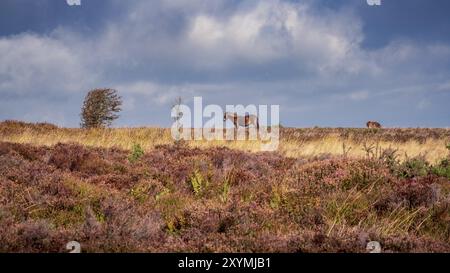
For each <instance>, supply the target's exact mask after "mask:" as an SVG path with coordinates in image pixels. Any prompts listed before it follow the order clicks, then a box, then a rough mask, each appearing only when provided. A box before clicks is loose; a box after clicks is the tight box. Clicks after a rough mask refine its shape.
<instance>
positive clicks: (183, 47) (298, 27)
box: [0, 0, 450, 128]
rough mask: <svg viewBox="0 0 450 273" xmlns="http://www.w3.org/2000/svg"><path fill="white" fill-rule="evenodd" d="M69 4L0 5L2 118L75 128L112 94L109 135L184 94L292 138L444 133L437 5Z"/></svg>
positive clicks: (361, 0)
mask: <svg viewBox="0 0 450 273" xmlns="http://www.w3.org/2000/svg"><path fill="white" fill-rule="evenodd" d="M66 1H67V0H34V1H31V0H2V1H0V120H10V119H14V120H24V121H29V122H44V121H45V122H51V123H54V124H57V125H59V126H66V127H78V126H79V124H80V108H81V105H82V102H83V99H84V96H85V95H86V94H87V92H88V91H89V90H92V89H95V88H114V89H116V90H118V92H119V94H120V95H121V96H122V98H123V107H122V108H123V111H122V112H121V114H120V118H119V119H118V120H117V121H116V122H115V123H114V126H120V127H123V126H128V127H136V126H163V127H169V126H170V125H171V124H172V121H171V118H170V113H171V107H172V105H173V103H174V101H175V99H176V98H177V97H181V98H182V99H183V101H184V102H185V103H186V104H188V105H191V104H192V101H193V98H194V97H195V96H201V97H202V98H203V103H204V104H205V105H207V104H217V105H221V106H222V107H225V105H227V104H231V105H236V104H243V105H249V104H255V105H279V106H280V121H281V124H282V125H283V126H289V127H312V126H320V127H363V126H365V123H366V122H367V121H368V120H376V121H379V122H381V123H382V124H383V125H384V126H386V127H445V128H448V127H450V107H449V101H450V16H448V13H449V12H450V1H448V0H382V1H381V5H380V6H369V5H368V4H367V3H366V0H303V1H302V0H297V1H294V0H265V1H256V0H242V1H238V0H171V1H168V0H152V1H147V0H127V1H122V0H102V1H97V0H81V5H79V6H77V5H72V6H71V5H68V4H67V2H66ZM205 121H206V119H205Z"/></svg>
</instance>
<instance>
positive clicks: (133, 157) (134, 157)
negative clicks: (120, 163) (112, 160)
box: [128, 144, 145, 163]
mask: <svg viewBox="0 0 450 273" xmlns="http://www.w3.org/2000/svg"><path fill="white" fill-rule="evenodd" d="M144 154H145V152H144V149H142V147H141V145H140V144H134V145H133V148H132V149H131V154H130V156H129V157H128V160H129V161H130V163H134V162H136V161H138V160H139V159H140V158H141V157H143V156H144Z"/></svg>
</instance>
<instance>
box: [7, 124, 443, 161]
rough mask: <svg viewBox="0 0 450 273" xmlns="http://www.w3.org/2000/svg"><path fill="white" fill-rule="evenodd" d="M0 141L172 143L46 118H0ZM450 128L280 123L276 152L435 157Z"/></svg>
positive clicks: (143, 131) (248, 146) (167, 135)
mask: <svg viewBox="0 0 450 273" xmlns="http://www.w3.org/2000/svg"><path fill="white" fill-rule="evenodd" d="M0 141H3V142H12V143H20V144H32V145H36V146H53V145H56V144H58V143H78V144H82V145H85V146H88V147H100V148H113V147H115V148H120V149H125V150H132V149H133V145H134V144H135V143H140V145H141V146H142V148H143V149H144V150H152V149H154V148H155V147H156V146H159V145H166V144H173V143H174V140H173V138H172V136H171V132H170V130H169V129H165V128H116V129H89V130H86V129H71V128H58V127H56V126H53V125H50V124H28V123H22V122H16V121H6V122H2V123H0ZM448 143H450V129H427V128H425V129H376V130H374V129H352V128H348V129H345V128H310V129H292V128H282V129H281V135H280V145H279V149H278V152H280V153H281V154H282V155H285V156H288V157H294V158H301V157H311V156H323V155H332V156H333V155H334V156H336V155H345V156H348V157H365V156H366V153H367V151H365V149H364V146H365V145H375V146H377V148H379V149H381V150H385V149H394V150H396V151H397V155H398V156H399V159H400V160H404V159H406V158H408V157H417V156H422V157H424V158H425V159H426V160H427V161H429V162H431V163H436V162H438V161H439V160H441V159H442V158H445V157H446V156H447V154H448V150H447V148H446V145H448ZM187 145H188V146H190V147H198V148H213V147H221V146H224V147H228V148H231V149H236V150H241V151H249V152H259V151H260V147H261V143H260V142H259V141H188V142H187Z"/></svg>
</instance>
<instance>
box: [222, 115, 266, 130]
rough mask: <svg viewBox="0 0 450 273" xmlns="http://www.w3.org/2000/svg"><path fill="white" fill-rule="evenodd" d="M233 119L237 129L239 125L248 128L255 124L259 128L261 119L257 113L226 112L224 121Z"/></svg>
mask: <svg viewBox="0 0 450 273" xmlns="http://www.w3.org/2000/svg"><path fill="white" fill-rule="evenodd" d="M227 120H231V122H233V124H234V127H235V128H236V129H237V128H238V127H239V126H241V127H245V128H248V127H250V125H254V126H255V127H256V128H257V129H258V130H259V119H258V117H257V116H255V115H249V114H246V115H245V116H238V114H237V113H229V112H227V113H225V114H224V115H223V121H224V122H225V121H227Z"/></svg>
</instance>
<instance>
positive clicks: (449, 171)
mask: <svg viewBox="0 0 450 273" xmlns="http://www.w3.org/2000/svg"><path fill="white" fill-rule="evenodd" d="M431 172H432V173H433V174H435V175H437V176H441V177H446V178H448V179H450V161H449V160H448V159H444V160H442V161H441V163H440V164H439V165H437V166H435V167H433V168H432V170H431Z"/></svg>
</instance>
